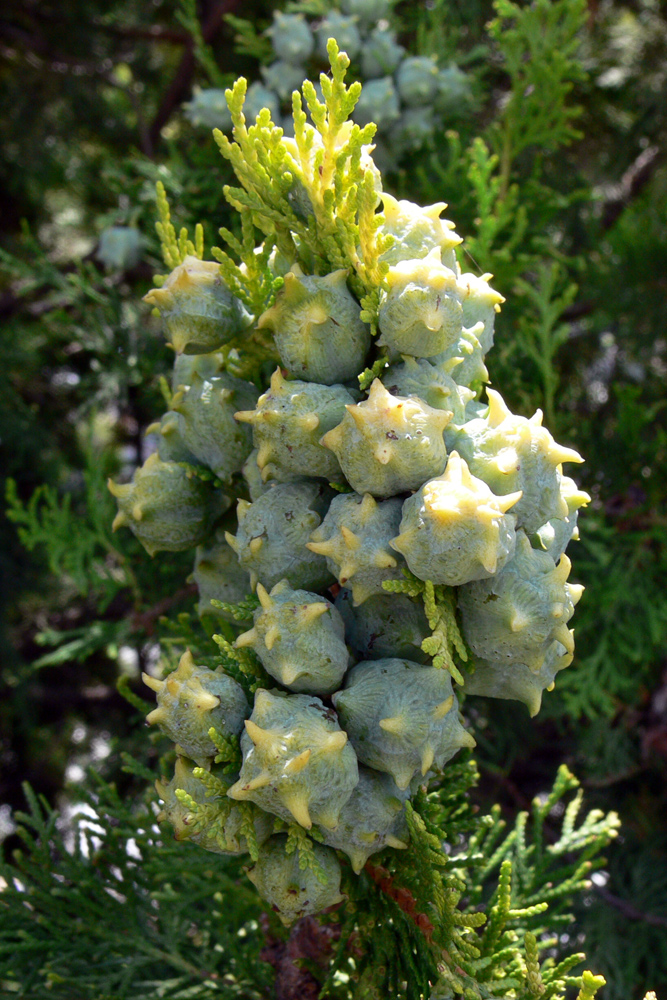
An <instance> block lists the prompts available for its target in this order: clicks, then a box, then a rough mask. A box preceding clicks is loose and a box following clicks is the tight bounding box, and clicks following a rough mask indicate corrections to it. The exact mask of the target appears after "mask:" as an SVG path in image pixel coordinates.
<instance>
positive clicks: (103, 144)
mask: <svg viewBox="0 0 667 1000" xmlns="http://www.w3.org/2000/svg"><path fill="white" fill-rule="evenodd" d="M284 6H285V5H284V4H283V5H276V4H274V3H272V2H270V0H264V2H260V0H246V2H245V3H243V4H240V3H239V2H235V0H222V2H220V0H200V2H198V3H194V0H187V2H186V0H183V2H178V0H152V2H151V3H135V2H131V0H125V2H122V3H114V2H111V3H110V2H105V3H100V2H99V0H97V2H96V0H68V2H62V3H59V4H52V3H48V2H46V3H45V2H43V0H40V2H37V0H21V2H18V0H7V2H6V3H5V4H4V5H3V9H2V13H1V14H0V122H1V126H2V127H0V136H1V137H2V138H0V149H1V151H2V155H1V157H0V207H1V216H0V219H1V221H0V248H1V249H0V316H1V317H2V324H1V326H0V331H1V332H0V338H1V348H0V350H1V352H2V365H1V366H0V447H1V448H2V453H3V461H2V471H1V476H2V478H3V481H4V482H3V491H6V492H5V495H6V511H5V513H3V514H2V516H1V519H0V614H1V616H2V617H1V622H2V625H1V630H0V651H1V654H2V658H1V660H0V664H1V665H0V732H1V734H2V735H1V736H0V838H5V840H6V845H5V846H6V847H7V849H8V851H11V849H12V848H13V847H14V846H15V844H16V835H15V823H14V819H13V814H14V811H15V810H16V809H17V808H23V805H24V798H23V792H22V790H21V785H20V783H21V782H22V781H24V780H27V781H29V782H30V784H31V785H32V786H33V788H35V789H36V790H37V791H38V792H40V793H42V794H43V795H44V796H45V797H46V799H47V800H48V801H49V802H50V803H52V804H55V805H58V806H59V807H60V808H61V809H65V810H67V809H68V808H72V804H73V803H76V802H78V801H79V800H80V798H81V787H82V782H84V783H85V781H86V778H85V772H86V768H87V767H89V766H92V767H93V768H94V769H95V770H97V771H99V772H100V773H101V774H102V775H103V776H104V777H105V778H109V779H113V780H115V781H116V782H117V786H118V788H119V790H120V792H121V794H122V795H125V796H127V797H131V796H132V795H133V794H134V790H135V789H136V788H137V787H140V786H142V785H143V784H145V782H144V780H143V779H140V780H139V782H138V784H137V783H136V782H137V778H136V776H133V775H131V774H128V773H127V772H126V771H122V770H121V763H120V759H119V756H118V752H119V750H124V751H128V752H130V753H131V754H132V755H133V756H134V757H135V758H136V759H137V760H141V761H145V762H148V763H150V762H151V760H154V758H155V757H156V756H157V749H156V747H155V746H154V743H152V742H151V741H150V740H149V738H148V737H147V735H146V732H145V730H144V729H143V728H142V727H141V726H140V725H139V724H138V722H137V715H136V713H135V712H134V711H133V710H132V709H131V708H130V706H129V705H128V704H127V702H126V701H125V700H124V699H123V698H122V697H121V696H120V694H119V693H118V691H117V688H116V683H117V680H118V678H119V677H121V678H124V679H125V682H124V683H125V686H126V688H128V687H129V688H130V689H134V690H135V691H136V692H139V689H140V686H141V685H140V683H139V681H138V677H139V672H140V670H141V669H142V668H146V667H147V666H150V664H151V663H154V662H155V660H156V658H157V657H158V656H159V648H158V641H159V639H160V637H161V636H164V635H167V636H168V634H169V629H168V627H167V626H166V625H165V624H163V616H169V617H170V618H171V619H172V621H178V615H179V614H181V613H186V612H188V611H189V610H191V609H192V604H193V598H194V595H195V588H194V587H193V586H192V585H191V584H188V583H187V582H185V581H186V578H187V575H188V572H189V570H190V568H191V567H190V561H191V560H190V558H189V556H188V554H187V553H186V554H185V555H181V554H179V555H177V556H171V557H170V558H169V559H168V560H166V559H160V558H157V559H154V560H149V559H148V558H147V557H146V555H145V553H144V552H143V549H141V547H140V546H139V544H138V543H137V542H136V541H135V540H134V538H133V537H132V536H131V535H129V534H128V533H127V532H122V533H120V534H119V535H112V533H111V529H110V523H111V520H112V517H113V513H114V503H113V500H112V498H111V497H110V496H109V494H108V493H107V491H106V486H105V481H106V477H107V475H109V474H114V475H116V474H118V473H121V474H123V473H125V474H126V475H128V476H129V474H130V473H131V471H132V469H133V468H134V467H135V466H136V465H137V464H139V463H140V462H141V461H143V459H144V458H145V457H146V451H145V450H146V443H145V440H144V431H145V429H146V427H147V425H149V424H150V423H151V422H152V421H153V420H154V419H155V417H156V416H157V415H158V414H159V413H160V412H161V409H164V400H163V398H162V392H161V387H160V378H161V377H162V376H166V375H167V374H168V372H169V369H170V366H171V360H172V359H171V358H170V356H169V352H168V350H167V348H166V347H165V345H164V343H163V341H162V338H161V336H160V335H159V330H158V327H157V325H156V322H155V320H154V319H153V318H152V317H151V315H150V310H149V309H148V307H146V306H144V304H143V303H142V302H141V297H142V295H143V294H145V292H146V291H147V290H148V289H149V288H150V287H151V281H152V275H153V273H154V272H155V271H156V270H157V271H159V270H160V269H161V261H160V259H159V252H158V244H157V239H156V236H155V232H154V215H155V195H154V186H155V182H156V181H157V180H161V181H162V182H163V183H164V184H165V187H166V189H167V192H168V195H169V197H170V200H171V202H172V207H173V211H174V217H175V218H174V221H175V222H176V225H177V227H178V225H179V224H181V223H184V224H188V225H190V226H191V225H192V224H193V223H194V222H195V221H201V222H202V223H203V225H204V228H205V238H206V244H207V246H210V244H211V243H212V242H215V235H216V233H217V229H218V228H219V227H220V226H221V225H226V226H230V227H232V228H233V227H234V226H236V225H237V223H236V220H234V219H233V218H232V217H231V216H230V214H229V212H228V210H227V206H226V204H225V202H224V199H223V198H222V195H221V190H222V186H223V185H224V184H225V183H226V182H227V181H228V180H229V179H230V178H229V175H228V167H227V165H226V163H225V161H223V160H222V159H221V158H220V156H219V154H218V152H217V150H216V148H215V145H214V143H213V142H212V141H211V138H210V127H209V128H207V127H202V126H198V125H195V124H192V121H191V119H192V115H191V114H190V115H188V114H187V112H186V111H185V112H184V109H183V104H184V102H186V101H192V100H193V97H196V94H197V92H198V90H203V91H205V90H206V89H208V88H211V87H216V88H219V87H221V86H223V85H225V84H226V83H227V82H230V81H231V80H233V79H234V78H236V77H237V76H238V75H240V74H243V75H246V76H247V77H248V79H249V80H251V81H255V80H260V79H261V74H260V65H261V63H262V62H263V63H264V64H266V63H268V62H270V61H271V59H272V58H273V56H272V53H271V47H270V45H269V42H268V37H267V36H266V34H265V31H266V28H267V27H269V26H270V25H271V23H272V17H273V14H274V11H275V9H284ZM332 6H335V4H334V5H332V4H324V3H320V2H319V0H306V2H304V3H297V4H291V5H289V9H297V10H301V11H304V12H305V13H306V16H307V17H308V18H309V19H310V21H311V23H317V19H318V18H321V17H322V16H323V15H324V14H325V13H326V12H327V11H328V10H329V9H330V8H331V7H332ZM391 27H392V28H393V29H394V30H395V31H396V33H397V37H398V39H399V41H400V43H401V44H402V45H403V46H404V47H405V49H406V52H407V54H408V55H424V56H432V57H434V58H435V60H436V61H437V64H438V65H439V66H440V67H441V68H442V69H444V68H446V67H451V66H452V65H456V66H458V67H459V69H460V70H461V72H462V73H463V74H465V81H466V85H465V88H464V91H463V92H462V95H461V97H460V99H459V100H458V101H455V102H453V105H452V106H451V107H450V108H449V109H448V110H447V112H446V113H443V114H441V115H440V117H438V118H437V120H436V121H435V123H434V124H433V128H432V130H431V131H430V132H429V131H428V129H427V130H425V131H424V132H423V133H420V135H421V139H423V141H421V139H420V142H419V144H418V146H416V147H414V146H413V147H412V148H411V149H410V150H406V151H405V154H404V155H401V154H400V152H399V153H398V154H397V155H396V156H395V157H394V159H393V161H391V162H390V163H389V164H388V166H389V170H388V172H387V174H386V176H385V187H386V189H387V190H388V191H390V192H391V193H392V194H394V195H396V196H399V197H407V198H410V199H411V200H414V201H418V202H421V203H430V202H435V201H442V200H444V201H447V202H448V203H449V209H448V212H447V213H446V214H447V216H448V217H450V218H452V219H453V221H454V222H455V223H456V228H457V231H458V232H459V233H461V235H462V236H463V237H464V238H465V240H466V244H465V245H466V254H467V256H466V260H465V267H466V268H467V269H469V270H472V271H474V272H475V273H484V272H487V271H490V272H492V273H493V274H494V282H493V283H494V285H495V287H497V288H498V289H499V290H500V291H501V292H502V293H503V294H504V295H505V296H506V298H507V302H506V303H505V305H504V307H503V310H502V313H501V315H500V317H499V319H498V321H497V325H496V346H495V349H494V350H493V352H492V354H491V356H490V359H489V361H490V370H491V375H492V379H493V383H494V384H495V385H497V386H499V387H501V388H502V392H503V395H504V396H505V398H506V399H507V401H508V403H509V405H510V406H511V407H512V408H513V409H514V410H516V411H518V412H520V413H524V414H526V415H530V414H531V413H532V412H533V411H534V409H535V408H536V407H538V406H539V407H541V408H542V409H543V410H544V411H545V417H546V422H547V424H548V425H549V427H550V429H551V430H552V431H553V432H554V434H555V436H556V437H557V438H558V439H559V440H560V441H562V442H563V443H565V444H571V445H573V446H575V447H576V448H577V449H578V450H579V451H580V452H581V453H582V454H583V455H584V456H585V457H586V459H587V464H586V465H585V466H583V467H582V469H578V470H577V480H578V482H579V483H580V484H581V485H582V486H583V487H584V488H585V489H587V490H588V491H589V492H590V494H591V495H592V497H593V502H592V504H591V505H590V506H589V507H588V508H587V510H586V512H585V513H584V516H583V517H582V518H581V535H582V539H581V541H580V542H579V544H578V545H577V546H576V547H575V552H574V554H573V562H574V573H573V575H574V578H575V579H577V580H579V581H581V582H583V583H584V584H585V585H586V588H587V590H586V594H585V596H584V599H583V600H582V602H581V603H580V605H579V607H578V609H577V615H576V620H575V625H576V634H577V656H576V659H575V662H574V664H573V665H572V667H571V668H570V669H569V670H568V671H566V672H565V673H563V674H560V675H559V678H558V682H557V687H556V690H555V691H554V692H553V693H552V694H550V695H548V696H547V697H546V698H545V701H544V706H543V709H542V712H541V713H540V715H539V717H538V718H537V719H535V720H529V718H528V715H527V713H526V712H525V710H524V709H523V707H522V706H518V705H517V704H514V703H498V702H494V703H493V704H491V703H487V702H485V701H484V700H478V699H474V700H472V701H470V702H468V703H467V705H466V711H467V712H469V714H470V717H471V719H472V722H473V724H474V726H475V730H476V733H477V736H478V760H479V765H480V768H481V772H482V782H481V785H480V787H479V788H478V789H477V790H476V791H475V793H474V794H475V795H476V796H477V797H478V800H479V802H480V804H482V805H483V806H484V807H485V808H488V807H489V806H490V804H491V803H493V802H496V801H497V802H500V803H501V805H502V807H503V810H504V812H505V813H506V815H507V816H508V818H511V817H513V816H515V815H516V813H517V811H518V810H519V809H523V808H525V807H526V803H528V802H529V801H530V799H531V797H532V796H533V795H534V794H538V793H540V792H543V791H544V789H545V788H548V787H550V785H551V782H552V780H553V776H554V774H555V771H556V768H557V765H558V764H559V763H560V762H561V761H565V762H566V763H567V764H568V765H569V766H570V767H571V768H572V769H573V770H574V771H575V773H576V774H577V775H578V776H579V777H580V778H581V780H582V783H583V786H584V788H585V790H586V794H587V801H588V802H589V804H590V805H592V806H598V807H600V808H603V809H607V810H608V809H616V810H617V811H618V812H619V813H620V815H621V819H622V822H623V830H622V833H621V837H620V838H619V840H618V842H617V844H616V845H615V847H614V849H613V851H611V852H610V855H609V866H608V868H607V869H606V870H605V871H604V872H602V873H598V874H597V875H596V879H597V882H596V884H595V886H594V889H593V891H592V892H591V893H590V894H589V895H588V896H587V897H586V898H585V899H584V902H583V904H582V908H581V913H580V914H579V917H580V921H579V924H578V927H579V933H580V934H581V935H583V936H584V937H585V939H586V940H585V944H584V947H585V949H586V950H587V951H588V952H589V963H590V965H591V967H592V968H594V969H596V971H600V972H602V973H604V974H605V975H606V976H607V978H608V980H609V985H608V986H607V988H606V991H605V996H607V997H609V998H613V1000H616V998H618V1000H620V998H621V997H623V998H629V997H639V996H643V994H644V992H645V991H646V989H648V988H652V989H655V990H656V991H657V992H658V995H660V993H661V991H662V994H663V995H667V943H666V942H667V820H666V817H667V808H666V807H667V790H666V786H665V781H664V775H665V769H666V765H667V660H665V648H666V642H665V640H666V638H667V590H666V588H665V580H666V579H667V574H666V570H667V555H666V548H665V541H666V538H667V515H666V511H665V503H664V498H665V494H666V488H667V463H666V461H665V459H666V449H667V414H666V412H665V406H666V397H665V375H666V374H667V335H666V333H665V317H666V315H667V313H666V310H665V301H666V296H667V277H666V276H667V169H666V167H665V149H666V148H667V105H666V104H665V100H664V95H665V93H666V92H667V4H666V3H665V2H664V0H662V2H661V0H627V2H620V0H588V2H587V3H584V0H535V2H534V3H533V4H527V3H523V2H519V3H517V4H513V3H510V2H508V0H498V2H497V3H496V4H495V5H494V4H492V3H491V2H487V0H469V2H466V3H461V2H457V0H427V2H425V3H412V2H407V0H406V2H402V0H400V2H398V3H396V4H395V6H394V9H393V13H392V24H391ZM320 68H321V66H320V65H318V63H317V59H315V61H313V62H310V63H309V66H308V71H309V72H310V73H311V74H312V73H313V72H315V73H317V71H318V70H319V69H320ZM352 71H353V75H354V74H356V75H358V76H362V73H361V67H360V65H359V64H358V63H357V62H354V61H353V66H352ZM362 78H363V77H362ZM112 227H124V230H125V231H126V230H127V229H130V230H132V231H133V232H134V239H133V242H132V246H131V248H130V250H127V251H126V250H123V251H122V252H121V251H119V250H118V249H117V246H118V245H116V249H115V250H114V249H113V247H114V244H113V241H112V243H111V244H109V243H108V240H109V237H108V236H106V237H105V234H108V233H109V231H110V229H111V228H112ZM105 239H106V240H107V243H106V245H105ZM109 245H111V246H112V250H111V251H110V250H109ZM184 627H186V626H185V625H184ZM187 627H189V626H187ZM244 905H245V904H244ZM253 947H254V945H253ZM26 995H29V994H26ZM248 995H250V994H248Z"/></svg>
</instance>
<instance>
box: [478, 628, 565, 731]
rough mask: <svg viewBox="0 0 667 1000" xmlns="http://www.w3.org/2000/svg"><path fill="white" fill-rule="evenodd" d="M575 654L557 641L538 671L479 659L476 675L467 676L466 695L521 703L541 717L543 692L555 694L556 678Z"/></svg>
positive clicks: (521, 664)
mask: <svg viewBox="0 0 667 1000" xmlns="http://www.w3.org/2000/svg"><path fill="white" fill-rule="evenodd" d="M572 660H573V654H572V653H568V651H567V650H566V648H565V646H563V644H562V643H560V642H558V640H557V639H555V640H554V641H553V642H552V643H551V645H550V646H549V648H548V649H547V652H546V654H545V656H544V660H543V661H542V665H541V666H540V668H539V669H538V670H533V669H532V668H531V667H527V666H526V664H525V663H520V662H518V663H512V662H508V661H506V660H483V659H481V657H478V656H476V657H475V662H474V671H473V672H470V673H467V674H466V678H465V686H464V691H465V693H466V694H473V695H483V696H486V697H488V698H508V699H510V700H511V701H521V702H523V704H524V705H525V706H526V708H527V709H528V711H529V712H530V715H531V717H532V716H535V715H537V713H538V712H539V710H540V708H541V705H542V692H543V691H553V689H554V686H555V678H556V674H557V673H558V672H559V671H560V670H564V669H565V667H569V665H570V664H571V663H572Z"/></svg>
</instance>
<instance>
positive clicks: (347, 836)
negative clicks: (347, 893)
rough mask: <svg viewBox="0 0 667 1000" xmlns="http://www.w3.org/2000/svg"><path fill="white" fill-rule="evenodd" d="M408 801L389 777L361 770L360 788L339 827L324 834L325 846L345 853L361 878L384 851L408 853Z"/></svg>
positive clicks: (348, 801)
mask: <svg viewBox="0 0 667 1000" xmlns="http://www.w3.org/2000/svg"><path fill="white" fill-rule="evenodd" d="M406 798H407V796H406V794H405V792H402V791H401V790H400V788H398V786H397V785H396V782H395V781H394V779H393V778H392V777H391V776H390V775H389V774H381V773H379V772H378V771H372V770H371V769H370V768H368V767H360V768H359V784H358V785H357V787H356V788H355V789H354V791H353V792H352V795H351V796H350V798H349V799H348V800H347V802H346V803H345V805H344V806H343V808H342V810H341V814H340V819H339V820H338V825H337V826H336V827H334V829H333V830H326V831H325V832H324V843H325V844H328V845H329V847H335V848H337V849H338V850H339V851H344V852H345V854H347V856H348V857H349V859H350V861H351V862H352V870H353V871H354V872H355V873H356V874H357V875H358V874H359V872H360V871H361V869H362V868H363V867H364V865H365V864H366V862H367V861H368V859H369V858H370V856H371V855H372V854H377V852H378V851H381V850H382V848H383V847H393V848H394V849H395V850H399V851H401V850H405V849H406V848H407V846H408V840H409V835H408V828H407V823H406V822H405V810H404V803H405V799H406Z"/></svg>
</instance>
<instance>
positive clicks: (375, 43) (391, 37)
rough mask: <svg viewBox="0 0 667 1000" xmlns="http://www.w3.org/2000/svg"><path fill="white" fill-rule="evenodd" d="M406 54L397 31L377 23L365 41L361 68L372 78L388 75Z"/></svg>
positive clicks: (365, 74)
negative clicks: (398, 40) (397, 39)
mask: <svg viewBox="0 0 667 1000" xmlns="http://www.w3.org/2000/svg"><path fill="white" fill-rule="evenodd" d="M404 54H405V49H404V48H403V46H402V45H399V44H398V42H397V41H396V32H394V31H389V30H388V29H387V28H381V27H380V26H379V25H376V27H375V28H373V30H372V31H371V33H370V35H369V36H368V37H367V38H366V40H365V42H364V47H363V50H362V53H361V70H362V72H363V74H364V76H366V77H369V78H370V79H373V78H374V77H378V76H386V75H387V74H390V73H393V72H394V71H395V69H396V68H397V66H398V65H399V64H400V62H401V59H402V58H403V56H404ZM362 93H363V91H362Z"/></svg>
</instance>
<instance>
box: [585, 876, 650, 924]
mask: <svg viewBox="0 0 667 1000" xmlns="http://www.w3.org/2000/svg"><path fill="white" fill-rule="evenodd" d="M595 891H596V892H597V893H598V895H599V896H601V897H602V899H604V901H605V902H606V903H609V905H610V906H613V907H614V908H615V909H617V910H619V911H620V912H621V913H622V914H623V916H624V917H627V918H628V920H641V921H642V922H643V923H645V924H651V925H652V926H653V927H667V917H661V916H659V915H658V914H657V913H643V912H642V911H641V910H638V909H637V907H636V906H633V905H632V903H628V901H627V899H621V897H620V896H615V895H614V894H613V893H612V892H609V890H608V889H605V888H604V886H601V885H596V886H595Z"/></svg>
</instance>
